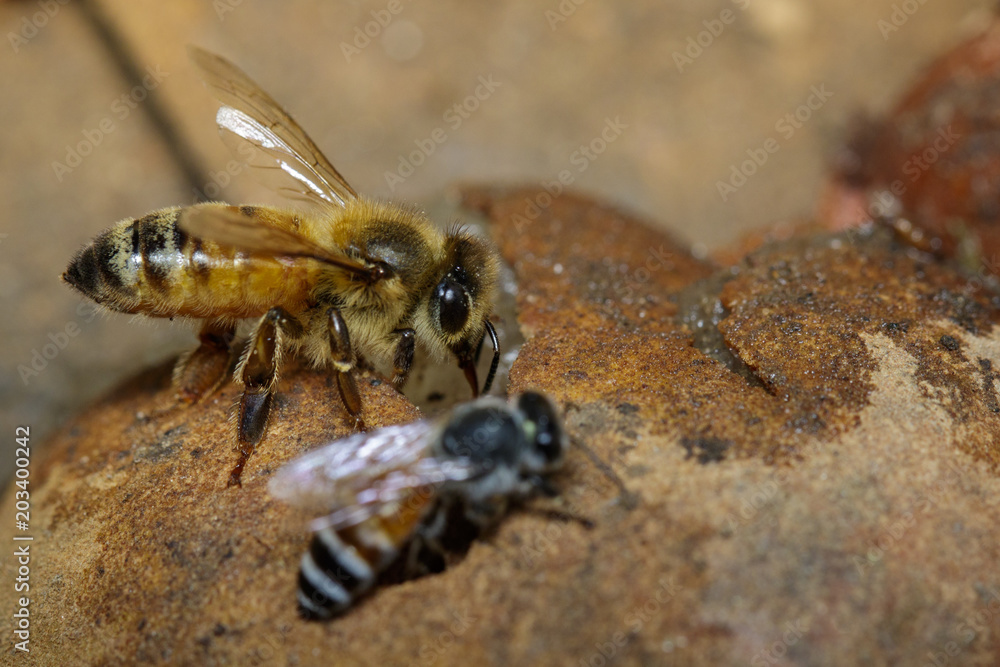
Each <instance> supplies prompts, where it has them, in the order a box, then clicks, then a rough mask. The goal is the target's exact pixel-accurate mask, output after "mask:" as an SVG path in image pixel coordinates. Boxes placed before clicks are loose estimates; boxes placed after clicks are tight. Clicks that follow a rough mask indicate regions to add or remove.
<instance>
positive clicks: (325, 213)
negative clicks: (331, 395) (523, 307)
mask: <svg viewBox="0 0 1000 667" xmlns="http://www.w3.org/2000/svg"><path fill="white" fill-rule="evenodd" d="M191 57H192V59H193V60H194V62H195V64H196V65H197V66H198V67H199V69H200V70H201V73H202V76H203V77H204V79H205V81H206V83H207V84H208V86H209V87H210V89H211V90H212V91H213V93H214V94H215V95H216V97H217V98H218V99H219V101H220V102H221V103H222V106H221V108H220V109H219V111H218V114H217V115H216V122H217V124H218V126H219V130H220V133H221V135H222V138H223V141H224V142H225V143H226V145H227V146H229V148H230V149H231V150H232V151H233V152H234V153H235V154H236V155H237V156H239V157H240V158H241V159H245V158H246V156H247V155H249V156H250V157H249V159H247V160H246V161H247V163H248V164H249V166H250V167H252V168H254V169H255V170H257V171H261V172H263V174H264V175H266V176H267V179H266V180H267V182H269V183H270V184H272V186H273V187H274V188H275V190H276V191H277V192H279V193H281V194H283V195H286V196H288V197H290V198H293V199H296V200H298V201H299V202H300V203H305V204H306V205H307V208H306V209H304V210H301V211H295V210H282V209H277V208H273V207H265V206H227V205H225V204H221V203H209V204H199V205H196V206H189V207H174V208H167V209H163V210H159V211H154V212H152V213H150V214H148V215H146V216H144V217H142V218H138V219H126V220H122V221H121V222H119V223H118V224H116V225H114V226H113V227H111V228H110V229H108V230H106V231H104V232H103V233H101V234H100V235H99V236H98V237H97V238H95V239H94V240H93V241H91V242H90V244H88V245H87V246H86V247H84V248H83V249H82V250H81V251H80V252H79V253H78V254H77V255H76V257H74V258H73V261H72V262H70V265H69V268H67V269H66V272H65V273H64V274H63V280H65V281H66V282H67V283H69V284H70V285H72V286H73V287H75V288H76V289H78V290H80V291H81V292H82V293H83V294H85V295H86V296H88V297H89V298H91V299H93V300H94V301H96V302H97V303H100V304H102V305H104V306H106V307H108V308H109V309H111V310H116V311H120V312H124V313H141V314H143V315H148V316H151V317H175V316H182V317H191V318H197V319H200V320H202V326H201V331H200V333H199V339H200V344H199V346H198V347H197V348H196V349H195V350H194V351H193V352H191V353H190V354H188V355H186V356H184V357H182V358H181V359H180V360H179V361H178V364H177V367H176V369H175V372H174V381H175V383H176V385H177V388H178V393H179V396H180V398H181V400H183V401H185V402H188V403H191V402H194V401H196V400H198V399H199V398H201V397H203V396H206V395H208V394H210V393H211V392H212V391H214V390H215V389H216V388H217V387H218V386H219V384H220V383H221V382H222V380H223V379H224V377H225V374H226V372H227V371H228V368H229V364H230V348H231V344H232V342H233V340H234V337H235V334H236V327H237V324H238V322H239V321H240V320H242V319H245V318H258V319H257V322H256V324H255V326H254V328H253V332H252V334H251V335H250V338H249V340H248V341H247V344H246V347H245V348H244V350H243V353H242V355H241V356H240V358H239V362H238V364H237V366H236V371H235V373H234V379H235V381H236V382H237V383H240V384H241V385H242V386H243V387H244V390H243V395H242V397H241V399H240V402H239V405H238V408H237V409H238V414H237V415H236V430H237V433H236V446H237V449H238V450H239V459H238V461H237V464H236V466H235V467H234V468H233V471H232V473H231V474H230V477H229V484H230V485H233V484H239V483H240V476H241V474H242V471H243V467H244V466H245V464H246V461H247V459H248V458H249V456H250V455H251V454H252V453H253V450H254V447H255V446H256V445H257V443H259V442H260V440H261V438H263V436H264V433H265V431H266V429H267V422H268V417H269V414H270V411H271V405H272V403H273V400H274V394H275V391H276V388H277V384H278V371H279V369H280V367H281V360H282V357H283V355H284V354H285V353H286V352H301V353H303V354H305V356H306V357H307V358H308V359H309V360H310V361H311V362H312V363H313V364H314V365H316V366H319V367H328V368H329V367H332V369H333V372H334V373H335V374H336V378H337V384H338V387H339V390H340V396H341V398H342V399H343V402H344V406H345V407H346V408H347V411H348V412H349V413H350V415H351V416H352V417H353V419H354V420H355V425H356V426H357V427H360V428H363V427H364V423H363V421H362V417H363V415H362V405H361V398H360V395H359V393H358V388H357V384H356V382H355V380H354V376H353V375H352V370H353V369H354V368H355V367H356V366H357V365H358V364H359V363H368V364H372V365H374V367H375V368H378V369H381V370H383V371H391V378H392V383H393V385H395V386H396V387H397V388H401V387H402V386H403V384H404V383H405V381H406V378H407V375H408V374H409V371H410V367H411V364H412V361H413V355H414V349H415V344H416V343H417V342H419V343H421V344H422V345H423V346H424V347H425V348H426V349H427V350H428V351H429V352H430V353H431V354H434V355H436V356H440V355H444V354H447V353H449V352H450V353H451V354H453V355H454V356H455V357H456V358H457V359H458V364H459V366H460V368H461V369H462V370H463V371H464V372H465V376H466V378H467V379H468V381H469V384H470V385H471V386H472V393H473V395H478V394H479V387H478V384H479V383H478V380H477V377H476V368H475V362H474V360H475V356H476V353H477V352H478V349H479V345H480V344H481V342H482V340H483V338H484V336H485V335H486V334H487V333H488V334H489V336H490V339H491V341H492V344H493V362H492V365H491V367H490V370H489V374H488V376H487V378H486V382H485V383H484V388H483V391H484V392H485V391H488V390H489V387H490V385H491V383H492V381H493V376H494V373H495V372H496V367H497V363H498V362H499V355H500V353H499V344H498V341H497V335H496V331H495V330H494V328H493V325H492V324H491V323H490V319H489V318H490V315H491V312H492V303H493V298H494V292H495V289H496V285H497V279H498V272H499V260H498V257H497V252H496V250H495V249H494V248H493V246H492V245H490V244H489V243H488V242H486V241H484V240H483V239H480V238H477V237H475V236H472V235H470V234H468V233H465V232H463V231H461V230H459V229H453V230H451V231H449V232H448V233H446V234H444V233H442V232H440V231H439V230H438V229H437V228H435V227H434V225H433V224H432V223H431V222H430V220H429V219H428V218H427V216H426V215H425V214H423V213H422V212H420V211H418V210H416V209H413V208H410V207H406V206H400V205H397V204H391V203H387V202H380V201H375V200H372V199H368V198H365V197H362V196H360V195H358V194H357V192H355V191H354V189H353V188H352V187H351V186H350V185H348V184H347V181H345V180H344V178H343V177H342V176H341V175H340V174H339V173H338V172H337V170H336V169H335V168H334V167H333V165H331V164H330V162H329V161H328V160H327V159H326V158H325V157H324V156H323V154H322V153H321V152H320V151H319V149H318V148H317V147H316V145H315V144H314V143H313V141H312V140H311V139H310V138H309V137H308V136H307V135H306V133H305V132H304V131H303V130H302V128H301V127H299V125H298V123H296V122H295V121H294V120H293V119H292V117H291V116H289V115H288V114H287V113H286V112H285V111H284V110H283V109H282V108H281V107H280V106H279V105H278V103H277V102H275V101H274V100H273V99H272V98H271V96H270V95H268V94H267V93H265V92H264V91H263V90H261V88H260V87H259V86H257V84H255V83H254V82H253V81H252V80H251V79H250V78H249V77H248V76H247V75H246V74H245V73H244V72H243V71H241V70H240V69H239V68H237V67H236V66H235V65H233V64H232V63H230V62H229V61H227V60H226V59H224V58H222V57H220V56H218V55H215V54H212V53H208V52H207V51H204V50H201V49H197V48H193V49H192V50H191ZM248 148H249V151H248Z"/></svg>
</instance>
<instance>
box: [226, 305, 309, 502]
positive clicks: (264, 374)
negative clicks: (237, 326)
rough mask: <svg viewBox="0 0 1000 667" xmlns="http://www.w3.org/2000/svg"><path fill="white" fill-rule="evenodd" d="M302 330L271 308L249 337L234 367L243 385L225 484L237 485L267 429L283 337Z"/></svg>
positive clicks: (290, 317)
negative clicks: (233, 454)
mask: <svg viewBox="0 0 1000 667" xmlns="http://www.w3.org/2000/svg"><path fill="white" fill-rule="evenodd" d="M303 332H304V328H303V326H302V324H301V323H300V322H299V321H298V320H297V319H295V317H294V316H293V315H292V314H291V313H289V312H288V311H286V310H285V309H284V308H280V307H274V308H272V309H271V310H269V311H267V314H266V315H264V317H263V318H261V320H260V322H258V323H257V326H256V328H255V329H254V332H253V335H252V336H251V337H250V342H249V344H248V345H247V348H246V351H245V352H244V354H243V357H242V358H241V359H240V363H239V365H238V366H237V367H236V379H237V381H238V382H241V383H242V384H243V395H242V396H241V397H240V403H239V413H238V414H237V417H236V419H237V421H236V448H237V450H238V451H239V453H240V457H239V460H238V461H237V463H236V467H234V468H233V471H232V472H231V473H230V475H229V484H228V486H233V485H237V486H238V485H240V476H241V475H242V474H243V467H244V466H245V465H246V462H247V459H249V458H250V455H251V454H253V450H254V448H255V447H256V446H257V443H259V442H260V441H261V439H262V438H263V437H264V432H265V431H266V430H267V421H268V417H269V416H270V414H271V404H272V403H273V401H274V394H275V390H276V389H277V386H278V370H279V369H280V367H281V352H282V348H283V347H284V345H283V344H284V341H285V338H286V337H287V338H290V339H296V338H299V337H301V336H302V334H303Z"/></svg>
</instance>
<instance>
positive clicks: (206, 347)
mask: <svg viewBox="0 0 1000 667" xmlns="http://www.w3.org/2000/svg"><path fill="white" fill-rule="evenodd" d="M235 334H236V323H235V322H231V323H223V322H220V321H218V320H205V322H204V323H203V324H202V325H201V331H199V332H198V340H199V341H200V342H199V344H198V347H197V348H195V349H194V350H192V351H191V352H189V353H188V354H185V355H184V356H182V357H181V358H180V359H178V360H177V365H176V366H174V386H175V387H177V397H178V398H179V399H180V400H181V402H183V403H188V404H190V403H194V402H196V401H198V400H199V399H201V398H204V397H205V396H208V395H209V394H211V393H212V392H213V391H215V390H216V389H217V388H218V387H219V385H220V384H222V381H223V379H225V377H226V372H227V371H228V370H229V362H230V359H231V357H232V351H231V349H230V346H231V345H232V343H233V336H235Z"/></svg>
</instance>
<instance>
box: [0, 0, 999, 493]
mask: <svg viewBox="0 0 1000 667" xmlns="http://www.w3.org/2000/svg"><path fill="white" fill-rule="evenodd" d="M994 5H995V0H950V1H949V2H924V1H923V0H878V1H876V2H862V1H861V0H710V1H706V0H659V1H655V2H654V1H652V0H642V1H640V0H636V1H632V2H615V1H613V0H508V1H504V2H467V1H464V2H463V1H460V0H436V1H435V2H430V1H427V0H368V1H363V2H362V1H330V0H286V1H285V2H276V1H272V2H266V1H264V0H212V1H210V0H202V1H198V2H196V1H194V0H174V1H173V2H149V1H148V0H140V1H136V0H132V1H130V2H125V1H124V0H100V1H98V0H87V1H86V2H81V1H78V0H62V1H60V0H35V1H31V2H21V1H18V2H14V1H9V0H8V1H5V2H0V28H2V32H3V34H4V35H5V38H4V41H5V42H6V43H5V44H3V45H2V46H0V80H2V81H3V103H2V104H0V169H2V173H3V176H4V178H2V179H0V202H2V204H3V206H0V294H2V296H3V303H4V305H5V311H6V313H5V315H4V316H3V317H0V341H2V350H3V352H2V363H0V425H2V427H3V431H2V432H3V433H4V434H7V436H6V437H8V439H9V440H11V441H12V440H13V437H14V428H15V426H21V425H27V426H30V428H31V433H32V441H33V443H34V444H36V445H38V444H41V442H42V440H43V439H44V437H45V435H46V434H49V433H51V432H52V431H53V430H54V429H55V428H57V427H58V426H59V425H60V424H61V423H63V422H64V421H65V420H66V419H67V418H68V417H69V416H70V415H71V414H73V413H74V412H77V411H79V410H81V409H84V407H85V406H86V405H87V404H88V403H90V402H92V401H93V400H95V399H96V398H97V397H98V396H99V395H100V394H101V393H102V392H105V391H107V390H108V389H109V388H110V387H112V386H113V385H115V384H116V383H117V382H119V381H120V380H121V379H122V378H123V377H127V376H129V375H132V374H134V373H135V372H136V371H138V370H139V369H141V368H144V367H146V366H148V365H150V364H153V363H156V362H159V361H162V360H164V359H166V358H168V357H169V356H171V355H173V354H176V353H177V352H178V351H180V350H183V349H186V348H188V347H190V346H191V344H192V342H193V340H194V336H193V334H192V333H191V331H190V329H188V328H187V327H185V326H184V325H182V324H174V323H170V322H166V321H161V322H150V321H148V320H142V321H138V320H136V319H135V318H131V317H129V316H124V315H104V314H99V313H97V312H96V311H95V310H94V309H93V308H92V307H90V306H89V305H88V304H87V303H86V302H84V301H82V300H81V299H80V298H79V297H78V296H77V295H76V294H75V293H73V292H72V291H71V290H70V289H69V288H68V287H67V286H65V285H62V284H60V281H59V275H60V274H61V272H62V271H63V270H64V268H65V267H66V264H67V262H68V261H69V260H70V258H71V257H72V256H73V254H74V253H75V252H76V251H77V250H78V248H79V247H80V246H81V245H82V244H84V243H85V242H87V241H88V240H89V239H90V238H92V237H93V236H95V235H96V234H97V233H98V232H100V231H101V230H102V229H104V228H105V227H107V226H109V225H110V224H112V223H114V222H115V221H117V220H120V219H122V218H126V217H137V216H140V215H142V214H144V213H146V212H147V211H150V210H153V209H156V208H160V207H164V206H170V205H176V204H190V203H194V202H195V201H196V200H197V199H198V198H199V196H201V195H202V194H203V195H204V196H207V197H209V198H217V199H225V200H228V201H231V202H234V203H254V202H272V203H273V202H275V201H277V200H276V199H275V198H274V197H273V196H270V195H269V194H268V193H267V192H266V191H265V190H263V189H262V188H261V187H259V186H258V185H257V184H256V183H254V182H253V181H252V178H251V177H250V176H249V175H248V174H246V173H244V171H243V170H242V169H241V167H240V165H239V164H238V163H236V162H232V161H231V160H232V157H231V156H230V155H229V154H228V152H227V151H226V149H225V148H224V146H223V145H222V144H221V142H220V141H219V140H218V137H217V133H216V130H215V124H214V114H215V109H216V104H215V102H214V101H213V100H212V98H211V97H210V95H209V94H208V92H207V91H206V90H205V88H204V87H203V86H202V84H201V82H200V80H199V78H198V76H197V74H196V72H195V71H194V68H193V67H192V66H191V65H190V63H189V62H188V59H187V54H186V47H187V45H188V44H198V45H201V46H204V47H206V48H208V49H210V50H214V51H217V52H219V53H221V54H223V55H225V56H227V57H228V58H230V59H231V60H233V61H234V62H235V63H237V64H238V65H239V66H241V67H242V68H243V69H245V70H246V71H247V72H248V73H249V74H250V75H251V76H252V77H253V78H254V79H255V80H257V82H258V83H260V84H261V85H262V87H264V88H265V89H266V90H267V91H269V92H270V93H271V94H272V95H273V96H274V97H275V99H277V100H278V101H279V102H281V103H282V104H283V105H284V106H285V107H286V109H288V111H289V112H290V113H291V114H292V115H293V116H294V117H295V118H296V119H297V120H298V121H299V123H300V124H301V125H302V126H303V127H304V128H305V129H306V130H307V131H308V132H309V134H310V135H311V136H312V138H313V139H314V140H315V141H316V143H317V144H318V145H319V146H320V147H321V148H322V149H323V150H324V152H325V153H326V154H327V156H328V157H330V159H331V161H332V162H333V163H334V164H335V165H336V166H337V167H338V168H339V169H340V171H341V172H342V173H343V174H344V175H345V177H346V178H347V179H348V181H349V182H350V183H351V184H352V185H353V186H354V187H355V188H356V189H357V190H359V191H361V192H365V193H368V194H371V195H375V196H379V197H385V198H393V199H399V200H404V201H413V202H416V203H418V204H420V205H422V206H425V207H432V208H434V210H440V209H441V202H442V201H447V196H448V193H449V192H451V191H453V190H452V188H453V186H454V185H455V184H456V183H460V182H511V183H515V182H516V183H524V182H527V183H541V182H550V181H553V180H556V179H557V178H559V175H560V172H564V178H565V177H566V174H568V175H569V179H570V180H571V181H572V187H573V188H576V189H580V190H584V191H588V192H591V193H594V194H596V195H599V196H601V197H604V198H606V199H609V200H611V201H613V202H615V203H618V204H620V205H622V206H624V207H627V208H629V209H632V210H634V211H637V212H639V213H641V214H643V215H644V216H645V217H646V218H648V219H649V220H650V221H651V222H653V223H655V224H657V225H661V226H662V227H663V228H664V229H667V230H670V231H671V232H672V233H674V234H675V235H677V236H678V237H680V238H682V239H683V240H685V241H687V242H688V243H690V244H692V247H693V248H694V250H695V252H696V253H699V254H703V253H706V252H708V251H710V250H712V249H714V248H718V247H720V246H722V245H724V244H727V243H729V242H732V241H734V240H736V239H737V238H738V237H739V235H740V234H741V233H743V232H745V231H747V230H750V229H753V228H757V227H761V226H764V225H769V224H772V223H775V222H779V221H782V220H791V219H798V218H804V217H808V216H809V215H810V213H811V211H812V210H813V208H814V206H815V202H816V198H817V194H818V193H819V191H820V187H821V184H822V178H823V175H824V172H825V168H826V166H827V165H828V164H829V162H830V159H831V157H832V155H833V154H834V152H835V150H836V149H837V147H838V146H839V145H840V144H841V143H842V141H843V140H844V139H845V137H846V136H847V133H848V127H849V124H850V122H851V121H852V119H855V118H857V117H858V116H859V115H860V114H862V113H868V114H874V115H877V114H879V113H880V112H884V111H886V110H887V109H888V108H890V106H891V104H892V103H893V100H894V99H895V97H896V96H897V95H898V94H899V93H900V92H901V91H902V90H903V89H904V88H905V87H906V86H907V85H908V84H909V82H910V81H911V80H912V78H913V77H914V76H915V75H916V74H917V73H918V72H919V71H920V69H921V68H922V67H923V66H924V65H925V64H926V63H927V62H928V61H929V60H930V59H932V58H933V57H934V56H936V55H939V54H941V53H942V52H943V51H944V50H946V49H948V48H950V47H951V46H953V45H955V44H956V43H958V42H959V41H961V40H962V39H963V38H965V37H968V36H969V35H971V34H974V33H976V32H978V31H980V30H982V29H983V27H984V26H985V25H986V24H987V22H988V21H989V20H990V18H991V16H992V14H993V11H994V8H995V7H994ZM765 145H767V146H768V147H769V150H770V152H768V151H767V150H765V151H763V153H764V154H766V161H765V162H763V163H762V164H761V162H762V160H761V159H760V158H761V156H762V151H761V149H762V148H764V147H765ZM775 146H777V149H776V150H774V147H775ZM748 151H750V153H748ZM755 155H756V156H757V157H758V165H757V167H756V168H755V169H752V170H751V171H753V172H754V173H753V174H752V175H751V176H749V177H747V178H745V179H743V180H741V179H739V178H738V177H737V178H735V179H734V177H733V170H734V169H737V170H738V169H739V167H740V165H742V164H743V163H744V162H745V161H746V160H748V159H752V158H753V156H755ZM744 181H745V182H744ZM720 183H725V184H726V186H727V187H720ZM452 215H458V213H457V210H456V211H455V212H453V213H452ZM450 221H451V220H449V219H444V220H442V221H441V222H442V223H448V222H450ZM10 451H11V455H10V456H9V457H7V456H5V457H0V480H3V479H6V477H7V475H8V472H9V470H10V469H11V468H12V464H13V451H12V450H10ZM36 453H37V451H36ZM8 458H10V460H7V459H8Z"/></svg>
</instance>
